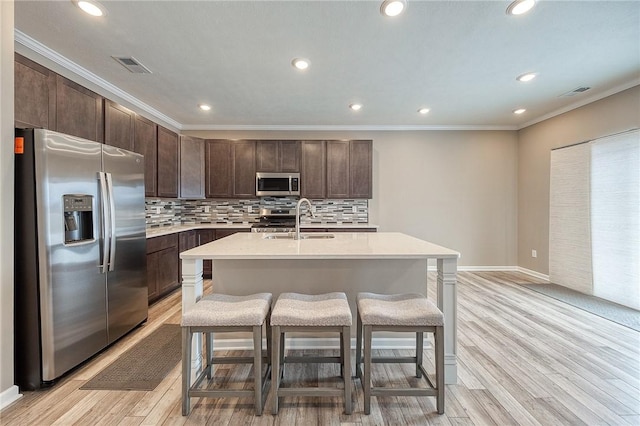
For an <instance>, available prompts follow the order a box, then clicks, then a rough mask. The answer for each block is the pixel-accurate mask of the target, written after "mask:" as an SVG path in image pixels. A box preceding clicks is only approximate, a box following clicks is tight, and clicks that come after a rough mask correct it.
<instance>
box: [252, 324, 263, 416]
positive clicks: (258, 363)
mask: <svg viewBox="0 0 640 426" xmlns="http://www.w3.org/2000/svg"><path fill="white" fill-rule="evenodd" d="M253 383H254V387H255V389H254V398H255V407H256V416H261V415H262V326H260V325H256V326H254V327H253Z"/></svg>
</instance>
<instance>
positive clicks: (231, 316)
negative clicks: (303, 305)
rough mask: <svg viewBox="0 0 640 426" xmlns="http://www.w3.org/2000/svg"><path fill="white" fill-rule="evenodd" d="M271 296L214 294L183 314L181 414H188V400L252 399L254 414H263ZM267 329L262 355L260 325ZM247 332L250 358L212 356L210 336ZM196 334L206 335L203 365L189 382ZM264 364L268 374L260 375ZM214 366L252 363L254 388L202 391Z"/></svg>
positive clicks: (268, 361)
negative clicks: (250, 352) (250, 341)
mask: <svg viewBox="0 0 640 426" xmlns="http://www.w3.org/2000/svg"><path fill="white" fill-rule="evenodd" d="M271 299H272V296H271V293H258V294H252V295H249V296H231V295H226V294H213V295H208V296H205V297H203V298H202V299H200V300H199V301H198V302H196V304H195V305H194V306H193V307H191V309H189V310H188V311H187V312H185V313H184V314H183V315H182V415H183V416H187V415H189V412H190V411H191V397H198V396H199V397H207V398H222V397H238V398H243V397H245V398H246V397H253V398H254V402H255V413H256V415H258V416H259V415H261V414H262V409H263V407H264V395H265V393H264V392H263V391H264V389H265V385H266V383H267V379H268V377H269V363H270V360H269V357H268V353H269V340H270V337H269V331H270V330H269V322H268V321H265V319H266V318H267V316H268V315H269V312H270V310H271ZM264 323H266V326H267V354H266V356H263V354H262V325H263V324H264ZM239 331H246V332H252V333H253V356H252V357H250V356H245V357H214V354H213V333H227V332H239ZM195 333H203V334H204V335H205V351H204V359H205V365H204V366H203V369H202V371H201V372H200V373H199V374H198V377H197V378H196V379H195V381H194V382H193V385H192V384H191V383H190V382H191V342H192V338H193V335H194V334H195ZM263 362H266V363H267V371H266V373H265V374H264V376H263V374H262V363H263ZM215 364H253V371H254V373H253V376H254V377H253V378H254V385H253V387H254V389H253V390H251V389H248V390H231V389H215V390H213V389H204V388H201V387H200V384H201V382H202V381H203V380H204V378H205V376H206V377H207V379H211V374H212V368H213V365H215Z"/></svg>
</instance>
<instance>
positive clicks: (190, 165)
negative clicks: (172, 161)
mask: <svg viewBox="0 0 640 426" xmlns="http://www.w3.org/2000/svg"><path fill="white" fill-rule="evenodd" d="M180 197H181V198H204V140H202V139H198V138H192V137H190V136H180Z"/></svg>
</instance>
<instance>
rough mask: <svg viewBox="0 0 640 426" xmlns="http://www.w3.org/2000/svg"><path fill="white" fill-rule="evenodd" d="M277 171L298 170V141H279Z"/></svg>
mask: <svg viewBox="0 0 640 426" xmlns="http://www.w3.org/2000/svg"><path fill="white" fill-rule="evenodd" d="M279 145H280V156H279V171H281V172H295V173H297V172H299V171H300V142H298V141H280V144H279Z"/></svg>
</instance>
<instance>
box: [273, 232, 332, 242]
mask: <svg viewBox="0 0 640 426" xmlns="http://www.w3.org/2000/svg"><path fill="white" fill-rule="evenodd" d="M294 237H295V234H289V233H287V234H285V233H282V234H279V233H277V232H276V233H273V234H266V235H265V236H264V237H262V238H263V239H265V240H293V239H294ZM335 237H336V236H335V235H333V234H324V233H317V234H300V239H301V240H327V239H330V238H335Z"/></svg>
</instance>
